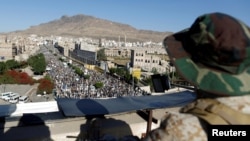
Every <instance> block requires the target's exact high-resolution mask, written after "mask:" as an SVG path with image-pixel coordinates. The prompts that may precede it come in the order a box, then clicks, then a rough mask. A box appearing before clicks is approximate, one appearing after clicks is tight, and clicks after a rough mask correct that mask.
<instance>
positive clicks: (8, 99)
mask: <svg viewBox="0 0 250 141" xmlns="http://www.w3.org/2000/svg"><path fill="white" fill-rule="evenodd" d="M14 96H18V97H20V95H19V94H18V93H11V94H10V95H9V96H8V97H6V98H5V99H4V100H6V101H10V99H11V98H12V97H14Z"/></svg>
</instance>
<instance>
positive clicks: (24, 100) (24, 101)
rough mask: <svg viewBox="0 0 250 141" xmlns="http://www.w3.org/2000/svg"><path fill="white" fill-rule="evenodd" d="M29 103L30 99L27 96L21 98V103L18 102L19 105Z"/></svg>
mask: <svg viewBox="0 0 250 141" xmlns="http://www.w3.org/2000/svg"><path fill="white" fill-rule="evenodd" d="M28 101H29V97H28V96H26V95H24V96H21V97H20V98H19V102H18V103H26V102H28Z"/></svg>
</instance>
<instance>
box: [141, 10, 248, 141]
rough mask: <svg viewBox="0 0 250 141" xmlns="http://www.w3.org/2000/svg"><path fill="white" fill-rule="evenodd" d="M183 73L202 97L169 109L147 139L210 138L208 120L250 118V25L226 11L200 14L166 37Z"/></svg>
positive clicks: (241, 120)
mask: <svg viewBox="0 0 250 141" xmlns="http://www.w3.org/2000/svg"><path fill="white" fill-rule="evenodd" d="M163 44H164V46H165V48H166V50H167V52H168V54H169V56H170V58H171V61H172V63H173V64H174V66H175V67H176V70H177V72H178V74H179V75H180V76H182V77H183V78H184V79H185V80H187V81H188V82H190V83H191V84H193V85H194V86H195V87H196V89H197V91H196V92H197V100H196V101H194V102H193V103H190V104H188V105H186V106H184V107H183V108H181V109H180V111H178V112H168V113H167V114H166V116H165V117H164V118H163V119H162V121H161V125H160V127H159V128H157V129H154V130H153V131H151V132H150V133H149V134H148V135H147V136H146V137H145V138H144V139H143V140H145V141H172V140H175V141H190V140H192V141H206V140H207V132H206V126H207V125H209V124H211V125H218V124H223V125H225V124H226V125H228V124H250V28H249V27H248V26H247V25H246V24H244V23H243V22H242V21H240V20H238V19H236V18H234V17H232V16H230V15H227V14H224V13H209V14H204V15H202V16H200V17H198V18H197V19H196V20H195V22H194V23H193V24H192V25H191V27H190V28H188V29H185V30H183V31H181V32H178V33H175V34H173V35H171V36H168V37H166V38H165V39H164V41H163Z"/></svg>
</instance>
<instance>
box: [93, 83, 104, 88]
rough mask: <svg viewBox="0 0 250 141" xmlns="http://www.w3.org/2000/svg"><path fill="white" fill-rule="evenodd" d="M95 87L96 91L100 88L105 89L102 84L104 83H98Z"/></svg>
mask: <svg viewBox="0 0 250 141" xmlns="http://www.w3.org/2000/svg"><path fill="white" fill-rule="evenodd" d="M94 86H95V88H96V89H99V88H102V87H103V83H102V82H96V83H95V84H94Z"/></svg>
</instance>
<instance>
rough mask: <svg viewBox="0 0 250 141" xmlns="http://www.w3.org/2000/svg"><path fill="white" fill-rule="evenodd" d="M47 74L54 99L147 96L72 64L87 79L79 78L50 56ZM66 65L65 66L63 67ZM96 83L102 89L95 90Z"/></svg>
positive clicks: (119, 82) (123, 84) (70, 69)
mask: <svg viewBox="0 0 250 141" xmlns="http://www.w3.org/2000/svg"><path fill="white" fill-rule="evenodd" d="M47 58H48V59H47V62H48V64H47V67H48V68H50V69H49V70H47V73H48V74H49V75H50V77H51V78H52V79H53V80H54V82H55V89H56V97H58V98H76V99H82V98H111V97H120V96H142V95H145V94H147V93H146V92H145V91H144V90H141V89H140V88H139V87H134V88H133V85H131V84H129V83H127V82H125V81H123V80H120V79H118V78H116V77H113V76H111V75H109V74H106V73H100V72H98V71H95V70H89V69H86V68H84V66H83V65H81V64H77V63H74V62H73V63H72V64H71V65H73V66H76V67H79V68H80V69H81V70H83V72H84V73H85V75H89V76H90V77H89V78H84V77H80V76H79V75H78V74H77V73H75V70H74V69H73V68H72V67H70V66H68V65H67V63H66V62H64V61H63V60H61V61H60V60H59V59H58V57H56V56H53V55H50V56H47ZM65 64H66V65H65ZM97 82H101V83H103V87H101V88H95V86H94V85H95V84H96V83H97Z"/></svg>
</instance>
